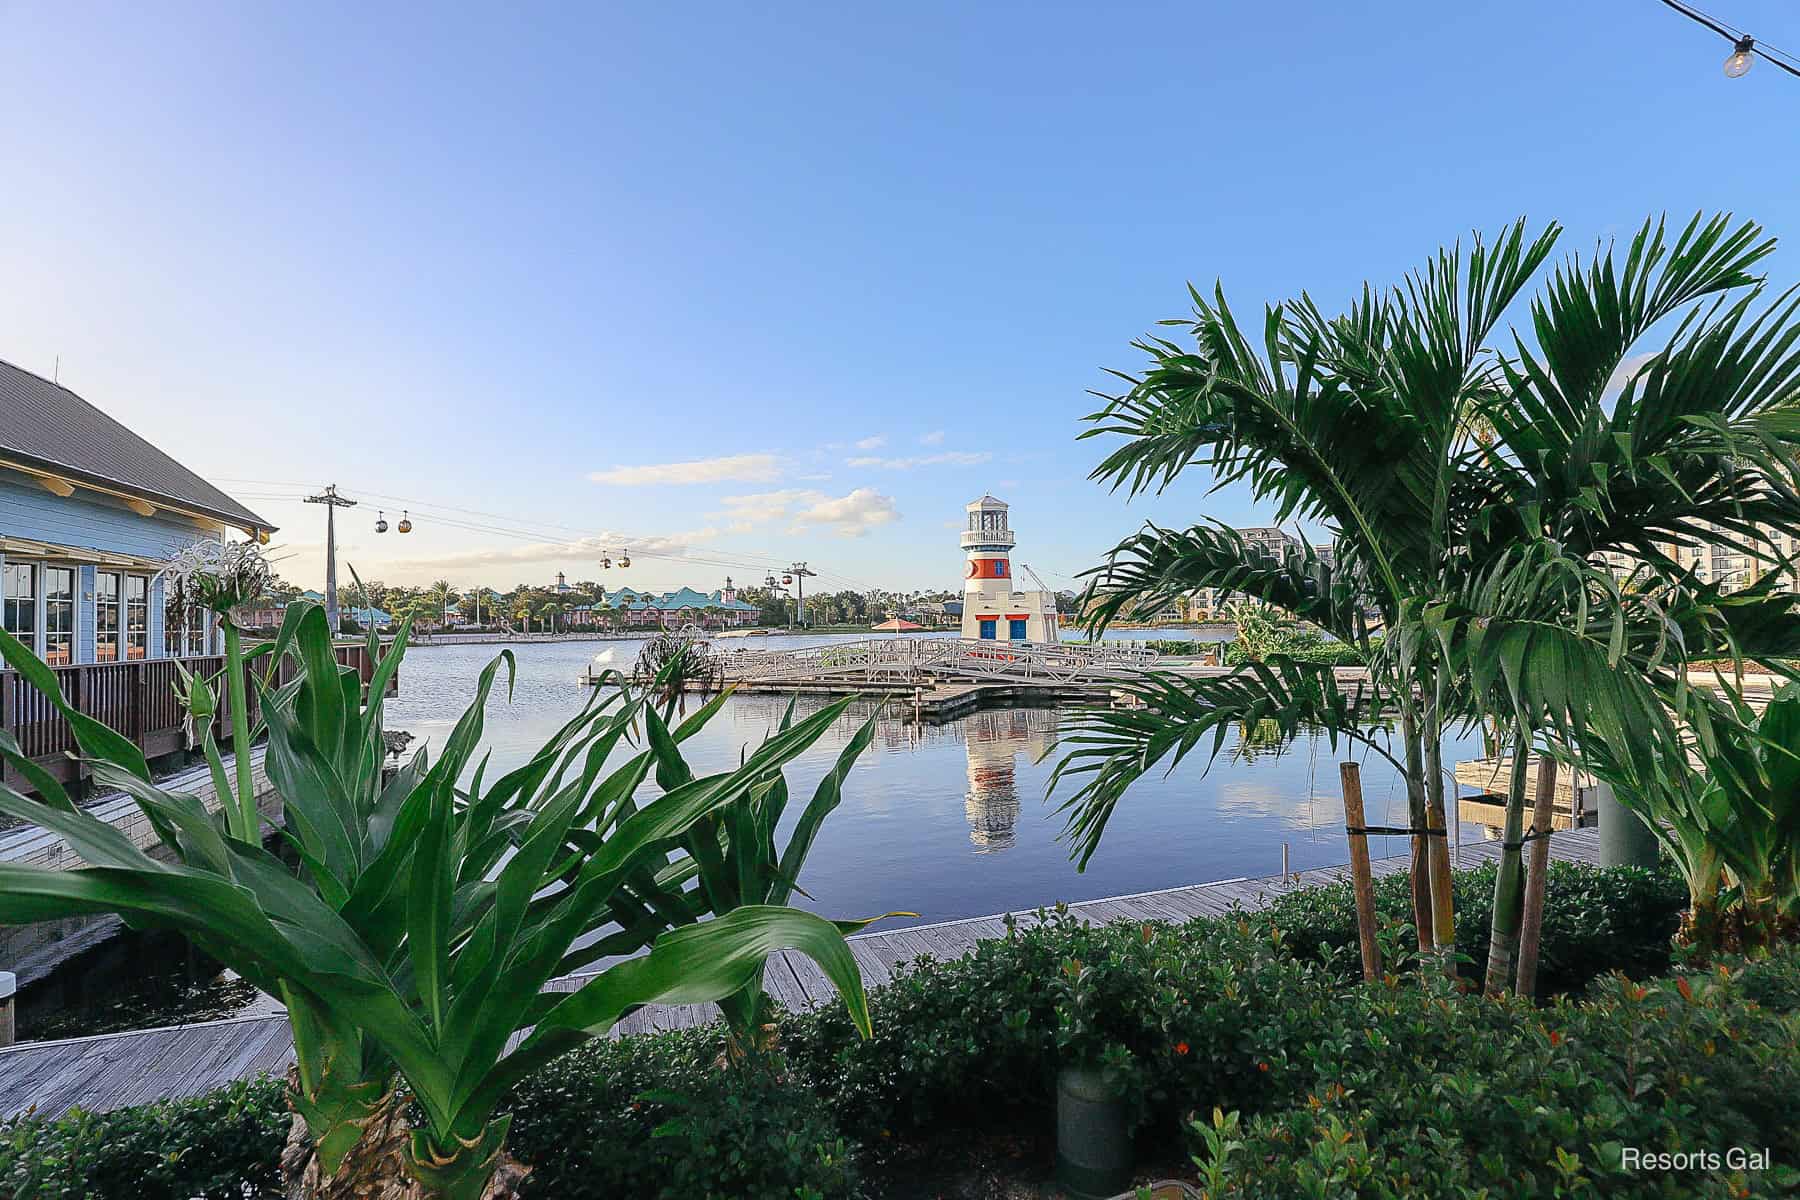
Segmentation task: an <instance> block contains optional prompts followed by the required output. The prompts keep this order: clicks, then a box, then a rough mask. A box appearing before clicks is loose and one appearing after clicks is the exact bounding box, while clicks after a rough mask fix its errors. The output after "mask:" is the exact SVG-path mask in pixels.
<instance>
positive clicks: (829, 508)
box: [790, 488, 900, 537]
mask: <svg viewBox="0 0 1800 1200" xmlns="http://www.w3.org/2000/svg"><path fill="white" fill-rule="evenodd" d="M899 519H900V513H899V511H898V510H897V509H895V507H894V498H893V497H892V496H884V495H882V494H881V493H880V492H877V491H876V490H875V489H874V488H857V489H856V490H855V491H853V492H851V493H850V494H849V495H847V496H839V497H838V498H836V499H831V498H829V497H827V498H823V499H821V500H819V502H818V503H816V504H814V505H813V506H812V507H810V508H807V509H805V510H803V511H801V512H798V513H795V514H794V525H793V529H792V530H791V531H790V532H795V533H797V532H799V531H800V530H802V529H807V528H813V527H818V528H827V529H832V530H835V531H836V532H837V533H838V535H839V536H841V537H861V536H863V535H864V534H865V533H867V532H869V530H871V529H873V528H874V527H875V526H877V525H887V524H890V523H892V522H894V521H898V520H899Z"/></svg>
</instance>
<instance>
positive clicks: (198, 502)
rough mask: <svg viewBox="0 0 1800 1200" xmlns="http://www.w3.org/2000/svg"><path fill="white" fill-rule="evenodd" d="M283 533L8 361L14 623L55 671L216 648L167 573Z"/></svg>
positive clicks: (8, 569)
mask: <svg viewBox="0 0 1800 1200" xmlns="http://www.w3.org/2000/svg"><path fill="white" fill-rule="evenodd" d="M273 531H274V527H273V526H271V525H270V524H269V523H268V522H266V521H264V520H263V519H262V518H261V517H259V516H257V515H256V514H255V513H253V512H251V511H250V510H249V509H247V508H245V507H244V506H243V505H241V504H239V503H238V502H237V501H235V500H233V499H232V498H231V497H230V496H227V495H226V494H225V493H224V492H222V491H220V490H219V489H218V488H216V487H214V486H213V485H212V484H210V483H207V482H206V481H205V480H204V479H201V478H200V477H199V476H198V475H195V474H194V473H193V472H192V471H190V470H188V469H187V468H186V467H184V466H182V465H181V464H180V463H178V462H176V461H175V460H174V459H173V458H171V457H169V456H168V455H167V454H164V453H163V452H162V451H161V450H158V449H157V448H156V447H155V446H152V445H151V444H150V443H149V442H147V441H145V440H144V439H143V438H141V437H139V436H138V435H137V434H135V433H133V432H132V431H131V430H129V429H127V428H126V427H125V426H123V425H121V424H119V423H118V422H117V421H115V420H113V419H112V418H111V417H109V416H107V415H106V414H105V413H103V412H101V411H100V410H99V409H97V408H95V407H94V406H93V405H91V404H89V403H88V402H87V401H86V400H83V399H82V398H81V397H80V396H77V395H76V394H75V393H74V392H72V391H70V390H69V389H68V388H65V387H62V386H60V385H58V384H55V383H52V382H51V381H49V380H47V379H44V378H42V377H40V376H37V375H34V374H32V373H31V372H29V371H24V370H21V369H20V368H18V367H15V366H12V365H11V364H9V363H6V362H0V625H3V627H4V628H5V629H6V630H7V632H9V633H11V634H13V636H15V637H17V638H19V639H20V640H21V641H23V642H25V643H26V644H27V645H29V646H30V647H32V649H34V650H36V651H37V653H38V654H39V655H40V656H41V657H42V658H43V659H44V660H45V661H46V662H48V663H50V664H51V665H52V666H68V665H79V664H86V663H107V662H126V661H131V660H141V659H154V658H172V657H193V656H198V655H204V654H211V653H214V652H216V639H217V632H216V630H214V629H213V628H211V627H210V626H209V625H208V624H207V623H205V622H204V621H203V620H202V618H201V615H200V614H197V613H196V614H193V615H192V616H191V617H190V619H189V620H187V621H185V622H183V624H182V625H181V627H179V628H177V627H173V626H172V625H171V623H170V622H168V621H167V620H166V619H165V618H166V614H165V611H164V600H163V581H162V578H161V572H162V570H163V568H164V567H165V566H166V565H167V563H168V561H169V559H171V558H172V557H174V555H175V554H177V553H178V552H179V551H181V550H182V549H183V548H184V547H187V546H190V545H192V544H193V543H194V542H196V541H199V540H201V539H221V538H228V537H233V536H238V535H242V536H246V537H252V538H257V539H259V540H260V539H266V538H267V537H268V535H269V534H270V533H272V532H273Z"/></svg>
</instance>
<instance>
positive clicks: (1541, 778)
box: [1517, 754, 1575, 1000]
mask: <svg viewBox="0 0 1800 1200" xmlns="http://www.w3.org/2000/svg"><path fill="white" fill-rule="evenodd" d="M1569 791H1570V794H1571V795H1572V794H1573V793H1574V791H1575V788H1574V786H1573V784H1571V786H1570V788H1569ZM1555 821H1556V760H1555V759H1554V758H1552V757H1551V756H1550V755H1548V754H1545V755H1543V756H1541V757H1540V758H1539V759H1538V773H1537V795H1536V796H1534V797H1533V802H1532V806H1531V834H1532V836H1533V837H1534V838H1536V839H1537V840H1536V841H1534V842H1532V843H1531V854H1530V857H1529V858H1528V859H1527V860H1526V862H1527V866H1529V868H1530V869H1529V870H1528V871H1527V872H1526V874H1525V913H1524V917H1523V919H1522V920H1521V922H1520V925H1519V978H1518V985H1517V991H1518V993H1519V995H1521V996H1524V997H1525V998H1526V999H1528V1000H1529V999H1533V998H1535V997H1536V995H1537V967H1538V946H1539V943H1540V941H1541V939H1542V937H1543V933H1544V889H1545V888H1546V887H1547V886H1548V884H1549V874H1550V829H1551V827H1552V826H1553V825H1554V824H1555Z"/></svg>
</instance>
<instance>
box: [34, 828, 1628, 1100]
mask: <svg viewBox="0 0 1800 1200" xmlns="http://www.w3.org/2000/svg"><path fill="white" fill-rule="evenodd" d="M1551 852H1552V854H1554V855H1555V857H1557V858H1563V859H1573V860H1576V861H1580V862H1596V861H1598V856H1599V833H1598V831H1597V830H1594V829H1580V830H1574V831H1571V832H1568V833H1559V834H1557V835H1556V837H1555V838H1553V839H1552V840H1551ZM1498 855H1499V844H1498V843H1497V842H1483V843H1480V844H1478V845H1473V846H1464V847H1463V848H1462V854H1461V859H1460V861H1459V864H1458V865H1460V866H1474V865H1476V864H1477V863H1480V862H1485V861H1489V860H1492V859H1494V858H1496V857H1497V856H1498ZM1374 866H1375V872H1376V874H1379V875H1387V874H1392V873H1395V872H1399V871H1403V870H1405V869H1406V859H1405V858H1384V859H1377V860H1376V862H1375V864H1374ZM1346 870H1347V868H1344V867H1326V868H1321V869H1317V870H1311V871H1301V872H1298V873H1296V874H1294V875H1291V876H1289V877H1288V878H1287V879H1285V880H1284V879H1282V878H1281V877H1280V876H1268V877H1265V878H1260V879H1226V880H1219V881H1217V882H1214V883H1203V884H1196V885H1190V886H1187V887H1177V888H1167V889H1164V890H1162V891H1155V892H1140V893H1138V894H1136V895H1131V896H1111V897H1108V898H1106V899H1103V900H1088V901H1085V902H1082V903H1077V904H1072V905H1070V908H1069V911H1070V912H1071V913H1072V914H1073V915H1074V916H1075V917H1076V918H1077V919H1078V920H1082V921H1086V922H1089V923H1092V924H1103V923H1105V922H1107V921H1115V920H1132V921H1184V920H1187V919H1189V918H1191V917H1197V916H1218V915H1220V914H1222V913H1227V912H1230V911H1231V910H1232V909H1233V908H1240V909H1256V908H1260V907H1262V906H1263V905H1264V904H1266V903H1267V902H1268V900H1269V899H1270V898H1271V897H1273V896H1276V895H1279V894H1281V893H1283V892H1289V891H1294V890H1296V889H1298V888H1305V887H1315V886H1317V885H1319V884H1323V883H1332V882H1335V881H1337V880H1339V879H1341V878H1343V877H1344V874H1345V872H1346ZM1014 915H1015V916H1018V917H1019V918H1021V919H1022V920H1026V921H1029V920H1031V919H1033V918H1032V915H1031V913H1030V912H1029V911H1023V912H1019V913H1016V914H1014ZM1003 921H1004V914H995V915H993V916H988V917H972V918H969V919H967V920H961V921H946V922H943V923H941V924H937V925H914V926H910V927H907V928H904V929H893V930H888V931H885V932H881V933H866V934H860V935H858V936H856V937H853V938H851V939H850V944H851V947H852V949H853V950H854V952H855V954H856V960H857V962H858V963H859V964H860V965H861V966H862V971H863V977H864V979H865V980H867V981H868V983H869V985H870V986H871V987H877V986H880V985H881V984H883V983H885V982H887V981H888V980H889V979H891V978H892V977H893V975H894V970H895V968H896V967H898V966H900V965H902V964H904V963H908V962H911V961H912V960H913V959H915V958H919V957H928V958H936V959H953V958H958V957H961V956H962V955H963V954H966V953H967V952H968V951H970V950H972V949H973V948H974V947H975V944H976V942H978V941H980V940H982V939H983V938H993V937H999V936H1000V935H1001V934H1002V933H1003V932H1004V929H1005V926H1004V924H1003ZM582 982H583V977H582V976H571V977H569V978H567V979H559V980H555V981H553V982H552V983H551V985H550V988H551V989H552V990H556V991H573V990H574V989H575V988H576V987H579V986H580V985H581V983H582ZM767 987H768V990H769V992H770V994H772V995H773V996H775V998H776V999H778V1000H780V1001H781V1002H782V1003H783V1004H784V1005H786V1006H787V1007H788V1008H790V1009H808V1008H816V1007H818V1006H820V1005H823V1004H832V1003H836V1002H837V997H836V994H835V993H834V992H833V991H832V990H831V986H830V985H829V984H828V983H827V982H826V981H825V978H824V976H823V975H822V974H820V972H819V970H818V968H817V967H815V966H813V964H812V963H811V962H810V961H809V960H807V959H806V958H804V957H802V956H800V955H797V954H793V953H791V952H787V953H783V954H780V955H777V956H776V957H774V958H773V959H771V960H770V962H769V970H768V977H767ZM714 1011H715V1010H714V1009H713V1008H712V1006H711V1005H682V1006H678V1007H653V1008H646V1009H641V1010H639V1011H638V1012H636V1013H634V1014H632V1016H630V1017H629V1018H627V1019H626V1020H625V1021H624V1022H623V1023H622V1024H621V1025H620V1026H619V1028H618V1029H617V1030H616V1031H615V1036H629V1035H632V1034H637V1033H644V1032H647V1031H650V1030H654V1029H676V1028H685V1027H689V1026H693V1025H700V1024H704V1023H706V1022H707V1021H710V1020H711V1019H712V1017H713V1015H714ZM292 1058H293V1047H292V1043H291V1041H290V1040H289V1037H288V1027H287V1018H286V1017H285V1016H248V1017H239V1018H235V1019H233V1020H227V1021H208V1022H203V1023H200V1024H195V1025H183V1026H174V1027H171V1028H167V1029H148V1030H137V1031H133V1032H130V1033H118V1034H106V1035H102V1036H99V1037H86V1038H72V1039H69V1040H66V1041H59V1042H36V1043H26V1044H24V1045H21V1046H15V1047H13V1048H11V1049H8V1050H0V1118H4V1117H10V1116H15V1115H17V1114H18V1113H20V1112H23V1111H24V1110H26V1109H28V1108H31V1107H33V1106H35V1107H36V1108H37V1110H38V1112H39V1113H41V1114H47V1115H55V1114H60V1113H62V1112H64V1111H65V1110H67V1109H68V1108H69V1107H71V1106H73V1105H79V1106H80V1107H82V1108H84V1109H88V1110H90V1111H103V1110H105V1109H110V1108H120V1107H123V1106H126V1105H131V1104H142V1103H144V1102H146V1101H149V1100H156V1099H160V1098H163V1097H169V1096H192V1095H198V1094H199V1093H201V1092H206V1091H210V1090H211V1089H213V1088H216V1087H220V1086H222V1085H224V1084H226V1083H229V1082H231V1081H232V1080H234V1079H248V1078H252V1077H254V1076H256V1075H259V1074H263V1073H265V1072H270V1071H280V1070H285V1069H286V1067H287V1065H288V1063H289V1062H290V1061H292Z"/></svg>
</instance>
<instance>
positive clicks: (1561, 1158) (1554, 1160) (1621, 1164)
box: [1190, 968, 1800, 1200]
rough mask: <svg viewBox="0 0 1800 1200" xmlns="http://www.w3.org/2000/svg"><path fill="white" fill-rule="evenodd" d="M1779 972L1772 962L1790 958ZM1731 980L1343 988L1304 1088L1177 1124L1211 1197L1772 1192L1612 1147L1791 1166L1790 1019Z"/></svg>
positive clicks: (1798, 1021) (1775, 1188)
mask: <svg viewBox="0 0 1800 1200" xmlns="http://www.w3.org/2000/svg"><path fill="white" fill-rule="evenodd" d="M1790 969H1791V968H1790ZM1745 992H1746V988H1745V986H1744V981H1743V980H1742V979H1735V978H1734V979H1723V980H1722V979H1717V978H1700V979H1698V981H1692V980H1682V981H1680V984H1679V985H1678V984H1677V983H1673V982H1669V981H1664V982H1662V983H1660V984H1657V985H1655V986H1651V987H1643V986H1640V985H1637V984H1633V983H1630V982H1628V981H1626V980H1623V979H1620V978H1614V979H1611V980H1608V981H1607V982H1605V983H1603V984H1600V985H1597V986H1596V987H1595V988H1594V990H1593V993H1592V994H1591V996H1590V997H1589V998H1587V999H1584V1000H1582V1001H1580V1002H1568V1001H1564V1002H1559V1003H1558V1004H1556V1005H1554V1006H1551V1007H1548V1008H1541V1009H1540V1008H1535V1007H1533V1006H1532V1005H1530V1004H1528V1003H1525V1002H1523V1001H1518V1000H1506V1001H1493V1000H1487V999H1483V998H1481V997H1479V996H1475V995H1469V994H1462V993H1459V992H1458V991H1456V990H1454V989H1452V988H1451V987H1449V986H1448V984H1447V983H1445V982H1443V981H1431V980H1427V981H1424V982H1423V984H1421V985H1415V984H1407V985H1404V986H1399V987H1387V986H1380V985H1376V986H1368V987H1359V988H1356V989H1353V990H1352V991H1350V992H1349V993H1347V994H1346V995H1345V996H1344V1001H1343V1008H1342V1010H1341V1012H1340V1018H1341V1025H1340V1028H1339V1029H1338V1030H1337V1031H1335V1032H1334V1033H1333V1034H1332V1035H1331V1036H1330V1037H1328V1038H1325V1039H1322V1040H1321V1041H1320V1042H1318V1043H1316V1044H1314V1045H1312V1046H1310V1047H1308V1049H1307V1053H1308V1056H1309V1059H1310V1061H1309V1063H1308V1064H1307V1068H1306V1069H1307V1070H1309V1071H1310V1072H1311V1074H1312V1075H1313V1077H1314V1080H1313V1083H1312V1085H1311V1086H1310V1088H1309V1091H1308V1093H1307V1095H1306V1097H1305V1098H1304V1100H1302V1101H1300V1102H1298V1103H1294V1104H1291V1105H1288V1106H1287V1107H1285V1108H1283V1109H1282V1110H1280V1111H1277V1112H1268V1113H1264V1114H1261V1115H1258V1116H1254V1117H1251V1118H1249V1119H1248V1120H1245V1121H1242V1122H1239V1121H1236V1120H1234V1119H1233V1117H1232V1116H1226V1115H1223V1114H1220V1115H1215V1116H1214V1117H1213V1118H1212V1119H1210V1120H1206V1119H1202V1120H1197V1121H1195V1122H1194V1123H1193V1124H1192V1125H1191V1127H1190V1130H1191V1133H1190V1148H1191V1150H1192V1151H1193V1154H1194V1158H1195V1161H1196V1163H1197V1164H1198V1165H1199V1166H1200V1167H1201V1172H1202V1175H1203V1177H1204V1179H1205V1181H1206V1182H1207V1184H1209V1185H1210V1186H1209V1188H1208V1193H1209V1195H1211V1196H1213V1197H1215V1198H1221V1200H1222V1198H1224V1197H1262V1196H1272V1195H1282V1196H1318V1197H1334V1198H1335V1197H1397V1196H1411V1195H1417V1194H1422V1193H1423V1192H1424V1191H1426V1190H1429V1194H1431V1195H1433V1196H1443V1197H1469V1198H1473V1197H1493V1196H1502V1195H1504V1196H1612V1195H1632V1196H1642V1195H1650V1196H1721V1197H1723V1196H1733V1197H1740V1196H1749V1195H1774V1194H1788V1189H1790V1188H1792V1187H1794V1186H1795V1185H1796V1184H1800V1174H1796V1173H1794V1172H1793V1171H1792V1170H1790V1169H1786V1168H1783V1167H1777V1168H1776V1169H1775V1170H1773V1171H1769V1172H1763V1173H1759V1174H1755V1175H1750V1174H1744V1173H1739V1174H1736V1175H1734V1174H1733V1173H1732V1172H1731V1171H1729V1170H1697V1171H1692V1172H1684V1171H1670V1172H1662V1171H1653V1170H1648V1169H1643V1168H1638V1169H1632V1164H1630V1163H1629V1162H1628V1161H1627V1160H1626V1158H1625V1148H1626V1147H1634V1148H1636V1149H1637V1150H1639V1151H1643V1152H1663V1151H1666V1152H1686V1151H1695V1150H1713V1151H1717V1152H1719V1153H1723V1152H1724V1150H1725V1149H1726V1148H1727V1147H1731V1146H1740V1147H1752V1148H1767V1149H1769V1150H1771V1151H1773V1158H1774V1161H1775V1163H1777V1164H1788V1165H1789V1166H1791V1164H1793V1163H1795V1162H1797V1161H1800V1131H1797V1130H1796V1127H1795V1126H1794V1124H1793V1121H1792V1105H1793V1097H1794V1096H1795V1095H1800V1018H1796V1017H1795V1016H1793V1015H1792V1014H1782V1013H1775V1012H1773V1011H1769V1010H1765V1009H1761V1008H1759V1007H1757V1006H1755V1005H1753V1004H1750V1003H1747V1002H1746V1001H1747V996H1746V994H1745Z"/></svg>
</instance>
